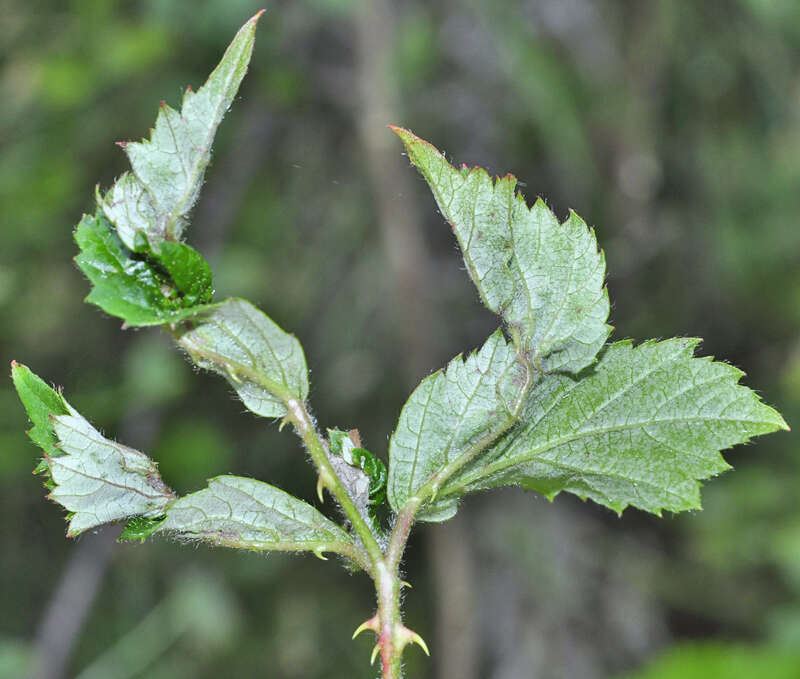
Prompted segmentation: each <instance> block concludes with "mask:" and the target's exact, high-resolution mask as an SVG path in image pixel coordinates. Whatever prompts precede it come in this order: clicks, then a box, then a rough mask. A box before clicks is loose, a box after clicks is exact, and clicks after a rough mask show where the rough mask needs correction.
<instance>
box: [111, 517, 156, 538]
mask: <svg viewBox="0 0 800 679" xmlns="http://www.w3.org/2000/svg"><path fill="white" fill-rule="evenodd" d="M166 520H167V517H166V516H159V517H157V518H155V519H146V518H144V517H143V516H135V517H133V518H132V519H128V521H127V523H126V524H125V528H124V529H123V531H122V532H121V533H120V534H119V538H118V539H117V542H125V541H128V540H130V541H133V540H140V541H142V542H143V541H144V540H145V539H146V538H149V537H150V536H151V535H152V534H153V533H155V532H156V531H157V530H158V529H159V528H161V526H162V525H163V523H164V521H166Z"/></svg>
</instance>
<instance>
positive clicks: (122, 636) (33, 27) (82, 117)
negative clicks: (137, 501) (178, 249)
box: [0, 0, 800, 679]
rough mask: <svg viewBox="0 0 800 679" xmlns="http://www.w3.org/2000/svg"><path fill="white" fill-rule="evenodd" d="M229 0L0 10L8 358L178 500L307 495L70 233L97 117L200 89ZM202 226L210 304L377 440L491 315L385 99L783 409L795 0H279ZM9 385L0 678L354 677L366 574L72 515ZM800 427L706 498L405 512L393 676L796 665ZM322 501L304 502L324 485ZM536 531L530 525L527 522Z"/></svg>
mask: <svg viewBox="0 0 800 679" xmlns="http://www.w3.org/2000/svg"><path fill="white" fill-rule="evenodd" d="M263 5H264V3H263V2H262V3H253V2H249V1H246V0H225V1H224V2H223V1H222V0H217V1H214V2H212V1H208V0H195V1H194V2H191V3H190V2H178V1H177V0H143V1H141V2H133V1H130V0H128V1H120V2H112V1H110V0H72V1H62V2H55V1H53V0H49V1H48V0H28V1H27V2H21V1H20V0H0V17H1V18H0V218H1V219H2V229H3V241H2V242H3V244H2V247H0V358H2V361H4V365H8V362H9V361H10V360H11V359H12V358H14V359H16V360H18V361H21V362H24V363H26V364H28V365H30V366H31V367H32V368H33V369H34V370H35V371H36V372H38V373H39V374H41V375H43V376H45V377H46V378H47V379H49V380H52V381H53V382H54V383H56V384H59V385H63V387H64V388H65V391H66V394H67V396H68V398H69V399H70V401H71V402H72V403H73V404H74V405H75V406H76V407H77V408H78V409H79V410H81V411H82V412H83V413H84V414H85V415H86V416H87V417H89V418H90V419H92V420H93V422H95V423H96V424H97V425H98V427H100V428H102V429H103V430H104V431H105V433H106V434H107V435H109V436H113V437H116V438H118V439H119V440H121V441H124V442H125V443H127V444H129V445H132V446H136V447H140V448H142V449H143V450H145V451H147V452H148V453H149V454H151V455H152V456H153V457H155V458H156V459H157V460H158V461H159V462H160V465H161V469H162V471H163V475H164V477H165V480H166V481H167V482H168V483H169V484H170V485H172V487H173V488H175V489H176V490H177V491H179V492H186V491H188V490H191V489H196V488H198V487H200V486H202V485H203V484H204V480H205V479H206V478H207V477H209V476H212V475H215V474H218V473H234V474H242V475H250V476H255V477H258V478H262V479H265V480H269V481H271V482H273V483H275V484H277V485H279V486H281V487H283V488H284V489H286V490H288V491H290V492H293V493H296V494H297V495H299V496H300V497H303V498H306V499H308V500H309V501H313V502H316V500H313V495H314V491H313V489H314V481H315V478H314V475H313V473H312V471H311V469H310V468H309V467H308V466H307V465H306V464H305V462H304V461H303V457H304V454H303V452H302V451H301V450H300V448H299V446H298V443H297V441H296V440H295V439H294V438H293V437H292V436H291V434H289V433H288V432H284V433H283V434H278V432H277V428H276V427H275V426H272V425H271V424H269V423H265V422H264V421H261V420H259V419H257V418H255V417H254V416H251V415H248V414H246V413H243V410H244V409H243V407H242V405H241V404H240V403H239V402H238V401H237V400H236V399H235V398H234V397H233V396H232V394H231V393H230V390H229V389H228V388H227V387H226V385H225V384H224V383H223V381H222V380H220V379H218V378H214V377H212V376H209V375H200V374H193V371H192V369H191V368H190V366H189V364H188V363H187V362H186V361H185V360H184V359H183V358H182V357H181V356H180V355H179V354H178V352H177V351H176V350H175V349H174V348H173V347H172V346H171V345H170V343H169V341H167V339H166V338H165V337H163V336H161V335H159V333H158V332H156V331H132V330H128V331H125V332H121V331H120V328H119V322H118V321H117V320H115V319H112V318H108V317H106V316H104V315H103V314H102V313H100V312H99V311H98V310H97V309H95V308H93V307H90V306H88V305H85V304H83V303H82V299H83V297H84V296H85V295H86V294H87V292H88V286H87V283H86V282H85V280H84V279H83V278H82V276H81V274H80V273H79V272H78V270H77V269H76V268H75V267H74V265H73V263H72V259H71V258H72V256H73V255H74V252H75V247H74V245H73V243H72V229H73V225H75V224H76V223H77V221H78V219H79V218H80V215H81V213H82V212H84V211H89V210H91V209H92V195H93V190H94V186H95V183H96V182H100V184H101V186H103V187H107V186H109V185H110V184H111V183H112V181H113V179H114V178H115V177H116V176H117V175H119V174H120V173H121V172H122V171H123V170H124V169H125V168H126V163H125V160H124V156H123V154H122V153H121V152H120V150H119V149H118V148H117V147H116V146H114V144H113V142H114V141H115V140H125V139H131V138H139V137H141V136H144V135H145V134H147V130H148V127H149V126H150V125H151V124H152V122H153V120H154V118H155V113H156V109H157V104H158V102H159V100H161V99H165V100H167V101H168V102H170V103H172V104H173V105H177V104H178V103H179V101H180V95H181V92H182V90H183V88H184V87H185V86H186V85H187V84H191V85H192V86H194V87H197V86H199V85H200V84H202V82H203V80H204V79H205V76H206V75H207V74H208V73H209V72H210V70H211V68H212V67H213V66H214V65H215V64H216V62H217V60H218V59H219V57H220V56H221V53H222V51H223V50H224V48H225V46H226V45H227V43H228V42H229V40H230V39H231V38H232V36H233V34H234V32H235V30H236V29H237V28H238V27H239V26H240V25H241V24H242V23H243V22H244V21H245V20H246V19H247V18H248V17H249V16H250V15H251V14H253V13H254V12H255V11H256V10H257V9H259V8H260V7H261V6H263ZM266 7H267V10H268V12H267V14H265V16H264V17H263V18H262V19H261V22H260V26H259V31H258V36H257V41H256V49H255V53H254V56H253V61H252V64H251V69H250V73H249V75H248V77H247V78H246V79H245V82H244V85H243V88H242V90H241V93H240V97H239V100H238V101H237V103H236V104H235V105H234V107H233V108H232V110H231V112H230V114H229V116H228V119H227V120H226V121H225V122H224V123H223V125H222V127H221V129H220V132H219V135H218V142H217V146H216V153H215V157H214V161H213V165H212V167H211V168H210V170H209V174H208V180H207V184H206V186H205V191H204V194H203V196H202V198H201V200H200V202H199V203H198V205H197V207H196V210H195V221H194V224H193V226H192V228H191V231H190V232H189V241H190V242H191V244H192V245H194V246H195V247H197V248H198V249H200V250H201V251H202V252H203V253H204V254H205V255H206V256H207V257H208V259H209V260H210V261H211V263H212V266H213V267H214V270H215V276H216V279H215V280H216V289H217V293H218V296H220V297H222V296H226V295H232V294H235V295H241V296H244V297H247V298H249V299H251V300H253V301H254V302H256V303H257V304H258V305H260V306H261V307H262V308H263V309H264V310H265V311H267V313H269V314H270V315H271V316H272V317H273V318H274V319H275V320H276V321H277V322H278V323H279V324H280V325H282V326H283V327H284V328H286V329H287V330H289V331H292V332H294V333H295V334H296V335H297V336H298V337H299V338H300V339H301V341H302V342H303V344H304V346H305V349H306V354H307V358H308V362H309V366H310V368H311V371H312V384H313V386H312V406H313V408H314V411H315V413H316V415H317V416H318V418H319V420H320V423H321V425H323V426H339V427H354V426H357V427H359V428H360V430H361V433H362V437H363V438H364V440H365V443H366V445H367V446H368V447H369V448H370V449H371V450H373V451H375V452H376V453H378V454H380V455H382V456H384V457H385V454H386V448H387V438H388V435H389V434H390V432H391V431H392V429H393V426H394V422H395V420H396V418H397V415H398V413H399V410H400V408H401V406H402V404H403V402H404V400H405V397H406V396H407V395H408V393H409V392H410V390H411V389H412V388H413V386H414V385H416V384H417V383H418V381H419V380H420V379H421V378H422V377H424V376H425V375H426V374H428V373H429V372H431V371H432V370H434V369H436V368H438V367H440V366H441V365H443V364H444V363H445V362H446V361H447V360H448V359H449V358H450V357H452V356H453V355H455V354H457V353H459V352H461V351H465V350H469V349H472V348H474V347H476V346H477V345H478V344H479V343H481V341H482V340H483V339H484V338H485V337H486V336H487V335H488V333H489V332H490V331H491V329H493V327H494V326H495V325H496V320H495V319H494V318H493V317H492V316H491V314H489V313H488V312H486V311H485V310H483V309H482V308H481V307H480V305H479V303H478V299H477V295H476V294H475V291H474V289H473V287H472V285H471V283H470V282H469V280H468V277H467V275H466V273H465V272H464V271H463V265H462V262H461V260H460V257H459V255H458V253H457V251H456V248H455V243H454V241H453V239H452V237H451V234H450V231H449V229H448V228H447V227H446V225H445V224H444V223H443V220H442V218H441V217H440V216H439V215H438V214H437V212H436V208H435V205H434V202H433V200H432V198H431V197H430V195H429V192H428V190H427V187H426V186H425V185H424V183H423V181H422V180H421V179H420V178H419V176H418V175H417V173H416V171H415V170H414V169H413V168H411V167H410V166H409V164H408V161H407V159H406V158H405V157H403V156H402V154H401V147H400V144H399V142H398V140H397V139H395V138H394V135H392V134H391V133H390V132H388V131H387V130H386V128H385V125H386V124H388V123H394V124H400V125H404V126H406V127H409V128H410V129H412V130H413V131H414V132H416V133H417V134H419V135H421V136H423V137H425V138H427V139H430V140H431V141H432V142H434V143H435V144H436V145H437V146H438V147H439V148H441V149H444V150H445V151H446V152H447V154H448V156H450V157H451V158H452V159H453V160H454V161H456V162H459V163H460V162H465V163H467V164H470V165H476V164H480V165H483V166H485V167H487V168H488V169H489V170H490V171H491V172H493V173H500V174H502V173H505V172H507V171H510V172H513V173H515V174H516V175H517V176H518V177H520V180H521V182H522V190H523V192H525V193H526V194H527V197H528V198H529V199H533V198H534V197H535V196H536V195H542V196H543V197H544V198H546V200H547V201H548V203H549V204H550V205H551V206H552V207H553V209H554V210H555V211H556V213H557V214H559V215H560V216H562V217H563V216H565V215H566V213H567V210H568V208H574V209H575V210H576V211H577V212H578V213H579V214H581V215H582V216H583V217H584V218H585V219H586V220H587V221H588V222H589V223H591V224H592V225H594V226H595V227H596V230H597V235H598V238H599V241H600V243H601V246H602V247H603V248H604V249H605V251H606V255H607V260H608V270H609V276H608V285H609V289H610V293H611V298H612V302H613V309H612V322H613V323H614V324H615V326H616V327H617V331H616V332H615V337H616V338H618V339H619V338H622V337H633V338H636V339H645V338H648V337H669V336H674V335H698V336H701V337H703V338H705V343H704V345H703V352H704V353H706V354H713V355H716V356H719V357H722V358H724V359H725V360H728V361H730V362H732V363H734V364H735V365H737V366H739V367H741V368H742V369H744V370H745V371H746V372H747V374H748V376H747V378H746V380H745V381H746V383H747V384H748V385H750V386H752V387H755V388H757V389H758V390H759V392H760V393H761V394H762V395H763V396H764V398H765V399H766V400H767V402H769V403H771V404H772V405H775V406H776V407H777V408H778V409H780V410H781V411H782V412H783V414H784V415H785V417H786V419H787V421H788V422H789V423H790V424H795V423H796V422H798V415H800V336H798V328H800V276H799V275H798V269H799V268H800V228H798V220H797V215H798V214H800V71H798V68H797V65H798V63H799V62H800V4H798V3H797V2H795V1H794V0H727V1H725V0H708V1H706V2H702V3H699V2H698V3H692V2H679V1H677V0H676V1H669V0H665V1H662V2H658V1H654V2H640V1H638V0H506V1H505V2H503V3H496V2H493V1H492V0H466V1H465V0H398V1H396V2H389V1H388V0H374V1H372V2H367V1H366V0H365V1H364V2H357V1H356V0H296V1H295V2H283V3H278V2H269V1H266ZM26 426H27V423H26V418H25V415H24V412H23V410H22V408H21V406H20V405H19V403H18V401H17V399H16V397H15V394H14V393H13V391H12V389H11V383H10V380H3V381H0V515H2V519H3V520H2V521H0V562H1V563H2V565H1V566H0V602H2V603H1V604H0V611H1V612H2V615H0V678H3V679H5V678H9V679H11V678H14V679H16V678H17V677H25V676H31V677H36V678H37V679H58V678H63V677H80V678H81V679H128V678H133V677H151V678H163V679H183V678H187V679H188V678H198V679H205V678H211V677H217V676H220V675H224V676H230V677H271V678H275V679H292V678H295V677H298V678H299V677H302V678H314V679H317V678H318V679H323V678H325V679H327V678H330V679H333V678H341V677H365V678H366V677H372V676H374V672H373V671H371V670H370V669H369V667H368V666H367V659H368V657H369V652H370V649H371V647H372V643H373V641H372V640H371V639H368V638H367V636H368V635H363V636H362V637H360V638H359V639H358V640H357V641H355V642H351V641H350V631H351V630H352V629H354V628H355V627H356V626H357V625H358V624H359V623H360V622H361V621H362V620H363V619H364V618H366V617H368V616H369V615H370V614H371V612H372V609H373V595H372V592H371V586H370V583H369V581H368V580H367V579H366V578H365V577H363V576H353V575H348V574H346V573H345V572H344V571H343V570H342V569H340V568H338V567H336V565H335V564H332V563H328V564H324V563H321V562H319V561H318V560H316V559H314V558H309V557H305V556H292V555H275V556H268V557H261V556H257V555H253V554H243V553H234V552H228V551H224V550H211V549H208V548H206V547H202V546H200V547H197V548H193V547H186V546H179V545H175V544H171V543H168V542H164V541H157V540H156V541H151V542H147V543H146V544H144V545H117V544H115V543H114V541H113V538H114V530H113V529H105V530H103V531H100V532H98V533H97V534H94V535H88V536H84V537H83V538H81V539H79V540H77V541H68V540H66V539H65V538H64V532H65V525H64V522H63V517H62V515H61V512H60V511H59V510H58V508H57V507H56V506H54V505H53V504H51V503H48V502H46V501H44V500H43V497H42V496H43V492H42V489H41V486H40V482H39V481H38V480H37V479H35V478H33V477H31V475H30V470H31V468H32V467H33V464H34V460H35V459H36V458H37V451H36V449H35V448H34V447H33V445H32V444H31V443H30V442H29V441H28V440H27V439H26V437H25V436H24V430H25V428H26ZM797 453H798V451H797V450H796V444H795V438H794V435H793V434H782V435H775V436H771V437H767V438H765V439H763V440H758V441H756V442H755V443H754V444H753V445H750V446H747V447H743V448H740V449H737V450H735V451H734V452H732V453H730V454H729V455H728V459H729V461H730V462H731V463H732V464H733V465H734V466H735V467H736V472H735V473H730V474H727V475H724V476H723V477H721V478H720V479H716V480H714V481H713V482H711V483H709V484H708V487H707V488H706V490H705V492H704V503H705V510H704V511H703V512H702V513H695V514H691V515H682V516H675V517H673V516H667V517H665V518H664V519H657V518H655V517H651V516H648V515H645V514H642V513H638V512H636V511H628V512H626V513H625V515H624V516H623V518H622V519H621V520H620V519H618V518H617V517H616V516H615V515H613V514H612V513H610V512H608V511H606V510H603V509H601V508H599V507H597V506H595V505H592V504H589V503H587V504H583V503H581V502H580V501H578V500H576V499H575V498H572V497H567V496H563V497H560V498H558V499H557V500H556V502H554V503H553V504H552V505H551V504H549V503H547V502H546V501H544V500H543V499H542V498H540V497H537V496H534V495H532V494H523V493H522V492H521V491H517V490H515V489H510V490H507V491H502V492H500V491H498V492H493V493H490V494H485V495H479V496H475V497H472V498H470V499H469V500H467V501H466V503H465V505H464V508H463V511H462V512H460V513H459V515H458V517H457V518H456V519H454V520H453V521H452V522H449V523H447V524H443V525H430V526H424V527H421V528H420V529H419V530H418V532H417V533H416V535H415V537H414V538H412V541H411V543H410V547H409V551H408V559H407V576H408V580H410V581H411V582H412V583H413V584H414V589H413V590H410V591H409V592H408V593H407V595H406V613H407V619H408V622H409V624H410V625H411V626H412V627H413V628H414V629H415V630H417V631H419V632H420V633H421V634H422V635H423V636H424V637H425V638H426V639H427V641H428V642H429V645H430V646H431V648H432V650H433V658H432V659H431V660H427V659H425V658H424V657H423V656H422V654H421V653H420V652H419V651H418V650H416V649H415V650H410V651H409V652H408V653H407V664H408V672H409V676H410V677H413V678H414V679H426V678H433V677H436V678H440V679H454V678H456V677H458V678H459V679H483V678H491V679H526V678H528V677H533V678H537V679H560V678H574V677H577V678H579V679H582V678H587V679H594V678H601V677H618V676H619V677H622V676H624V677H626V679H633V678H634V677H636V678H639V679H644V678H647V679H650V678H652V679H666V678H673V677H675V678H677V677H681V678H682V679H687V678H688V679H691V678H693V677H717V676H720V677H728V678H730V677H734V678H735V677H739V676H742V677H745V676H747V677H752V676H764V677H777V678H779V679H780V678H783V677H800V457H798V454H797ZM329 509H330V505H326V510H329ZM520 544H521V545H523V547H522V548H520V547H519V545H520Z"/></svg>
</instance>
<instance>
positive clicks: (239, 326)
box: [176, 298, 308, 417]
mask: <svg viewBox="0 0 800 679" xmlns="http://www.w3.org/2000/svg"><path fill="white" fill-rule="evenodd" d="M176 340H177V342H178V344H179V345H180V346H181V347H182V348H183V349H185V350H186V352H187V353H188V354H189V356H190V357H191V358H192V360H193V361H194V362H195V363H196V364H197V365H198V366H200V367H201V368H204V369H206V370H212V371H213V372H216V373H219V374H220V375H223V376H224V377H226V378H227V380H228V382H230V384H231V386H232V387H233V388H234V389H235V390H236V393H237V394H238V395H239V398H241V399H242V402H243V403H244V404H245V405H246V406H247V407H248V408H249V409H250V410H251V411H253V412H254V413H256V414H257V415H261V416H262V417H282V416H283V415H285V414H286V402H287V401H288V400H289V399H297V400H299V401H301V402H302V401H305V399H306V397H307V396H308V369H307V367H306V359H305V356H304V354H303V348H302V346H301V345H300V342H298V341H297V338H295V337H294V335H290V334H289V333H287V332H284V331H283V330H281V328H280V327H278V326H277V325H276V324H275V323H274V322H273V321H272V320H271V319H270V318H269V317H268V316H267V315H266V314H265V313H263V312H262V311H260V310H259V309H257V308H256V307H255V306H253V305H252V304H250V302H248V301H246V300H243V299H236V298H231V299H227V300H225V301H224V302H222V303H221V304H219V305H217V306H214V307H212V308H210V309H208V310H207V311H203V312H200V313H198V314H196V315H195V316H193V318H192V319H191V321H189V322H187V323H184V324H183V325H182V326H181V328H180V329H179V330H178V331H177V334H176Z"/></svg>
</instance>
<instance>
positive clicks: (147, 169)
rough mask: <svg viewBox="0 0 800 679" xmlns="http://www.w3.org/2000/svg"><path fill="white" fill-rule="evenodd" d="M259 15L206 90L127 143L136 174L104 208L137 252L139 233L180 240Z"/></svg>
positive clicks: (190, 94) (125, 178)
mask: <svg viewBox="0 0 800 679" xmlns="http://www.w3.org/2000/svg"><path fill="white" fill-rule="evenodd" d="M260 16H261V12H259V13H258V14H256V15H255V16H254V17H253V18H252V19H250V20H249V21H248V22H247V23H246V24H245V25H244V26H242V28H241V29H240V30H239V32H238V33H237V34H236V36H235V37H234V39H233V41H232V42H231V44H230V45H229V47H228V49H227V50H226V51H225V54H224V56H223V57H222V61H220V63H219V65H218V66H217V67H216V68H215V69H214V71H213V72H212V73H211V75H210V76H209V78H208V80H207V81H206V83H205V85H203V87H201V88H200V89H199V90H197V92H194V91H192V89H191V88H187V90H186V93H185V94H184V97H183V104H182V106H181V111H180V112H178V111H176V110H175V109H173V108H171V107H169V106H167V104H165V103H163V102H162V104H161V109H160V110H159V112H158V117H157V119H156V124H155V127H154V128H153V130H152V133H151V135H150V139H149V140H142V141H141V142H132V143H127V144H122V146H123V147H124V149H125V153H126V154H127V156H128V158H129V160H130V162H131V167H132V168H133V173H132V174H131V173H126V174H123V175H122V176H121V177H120V179H119V180H118V181H117V183H116V184H115V185H114V186H113V187H112V188H111V190H110V191H108V193H107V194H106V195H105V197H104V198H102V200H100V201H99V203H100V206H101V207H102V209H103V212H104V213H105V215H106V217H107V218H108V219H109V220H110V221H111V222H112V223H113V224H114V225H115V226H116V228H117V233H118V234H119V237H120V238H121V240H122V242H123V243H124V244H125V245H126V246H127V247H128V248H130V249H131V250H136V233H137V232H141V233H144V235H145V236H146V238H147V240H149V242H150V243H151V244H152V245H153V246H154V247H155V246H156V245H157V244H158V243H159V242H161V241H164V240H170V241H179V240H180V237H181V234H182V233H183V230H184V227H185V226H186V221H187V217H188V214H189V212H190V211H191V209H192V206H193V205H194V203H195V201H196V200H197V197H198V195H199V193H200V187H201V186H202V183H203V176H204V174H205V170H206V167H207V166H208V163H209V160H210V159H211V146H212V143H213V141H214V136H215V135H216V131H217V127H218V126H219V124H220V122H222V118H223V116H224V115H225V113H226V112H227V110H228V108H230V105H231V104H232V103H233V98H234V97H235V96H236V93H237V91H238V90H239V85H240V83H241V82H242V78H244V75H245V73H246V72H247V66H248V64H249V63H250V56H251V54H252V52H253V43H254V41H255V30H256V23H257V22H258V19H259V17H260Z"/></svg>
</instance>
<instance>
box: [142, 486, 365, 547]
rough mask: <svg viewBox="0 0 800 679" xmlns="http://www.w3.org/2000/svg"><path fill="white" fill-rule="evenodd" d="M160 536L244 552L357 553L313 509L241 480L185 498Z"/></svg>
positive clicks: (347, 538) (170, 514) (174, 508)
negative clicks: (237, 549) (171, 535)
mask: <svg viewBox="0 0 800 679" xmlns="http://www.w3.org/2000/svg"><path fill="white" fill-rule="evenodd" d="M158 531H159V532H160V533H170V534H173V535H175V536H176V537H178V538H181V539H186V540H203V541H204V542H209V543H211V544H214V545H220V546H223V547H234V548H239V549H253V550H281V551H299V550H308V551H312V552H315V553H316V554H318V555H321V554H322V553H323V552H340V553H344V554H349V553H352V552H353V551H354V543H353V541H352V539H351V538H350V536H349V535H348V534H347V533H346V532H345V531H344V530H342V529H341V528H340V527H339V526H337V525H336V524H335V523H333V522H332V521H330V520H328V519H326V518H325V517H324V516H323V515H322V514H321V513H320V512H318V511H317V510H316V509H314V508H313V507H312V506H311V505H309V504H307V503H305V502H303V501H301V500H298V499H297V498H295V497H293V496H291V495H289V494H288V493H285V492H283V491H282V490H280V489H278V488H275V487H274V486H270V485H269V484H266V483H263V482H261V481H256V480H255V479H248V478H243V477H240V476H218V477H216V478H214V479H211V480H210V481H209V484H208V488H206V489H204V490H201V491H198V492H196V493H192V494H190V495H187V496H185V497H182V498H180V499H179V500H178V501H177V502H175V504H173V505H172V506H171V507H170V508H169V511H168V513H167V520H166V521H165V522H164V524H163V525H162V526H161V527H160V528H159V529H158Z"/></svg>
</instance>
